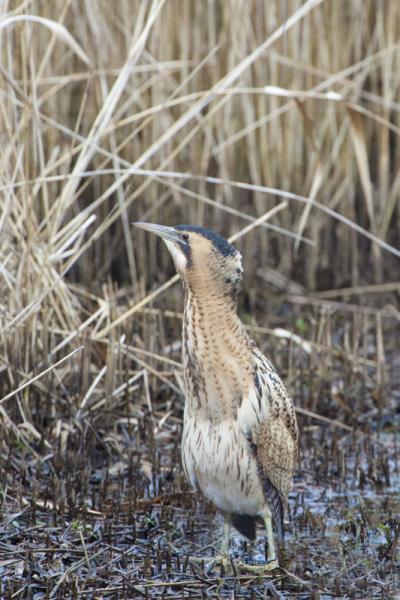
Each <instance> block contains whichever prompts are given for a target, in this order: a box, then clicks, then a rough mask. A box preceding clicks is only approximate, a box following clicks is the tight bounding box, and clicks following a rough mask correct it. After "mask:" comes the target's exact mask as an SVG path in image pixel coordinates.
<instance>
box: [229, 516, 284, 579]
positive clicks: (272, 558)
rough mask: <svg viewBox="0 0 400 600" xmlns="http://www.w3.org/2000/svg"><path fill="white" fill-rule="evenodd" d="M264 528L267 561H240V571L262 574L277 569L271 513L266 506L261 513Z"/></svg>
mask: <svg viewBox="0 0 400 600" xmlns="http://www.w3.org/2000/svg"><path fill="white" fill-rule="evenodd" d="M261 517H262V519H263V521H264V523H265V528H266V530H267V536H268V557H267V562H266V563H264V564H259V565H248V564H244V563H240V564H239V565H238V567H239V570H240V571H241V572H247V573H254V574H256V575H263V574H265V573H267V572H269V571H274V570H275V569H279V563H278V559H277V555H276V550H275V543H274V532H273V529H272V515H271V511H270V510H269V508H267V509H266V510H265V511H264V512H263V513H262V515H261Z"/></svg>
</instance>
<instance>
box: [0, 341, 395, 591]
mask: <svg viewBox="0 0 400 600" xmlns="http://www.w3.org/2000/svg"><path fill="white" fill-rule="evenodd" d="M339 341H340V340H339ZM396 344H397V342H396V341H394V343H393V346H390V344H389V345H388V344H387V345H386V348H387V349H388V350H387V355H386V359H387V361H388V368H387V369H386V374H385V377H386V379H385V381H384V382H383V384H382V385H381V386H380V387H379V385H377V375H376V370H375V369H374V368H373V364H374V363H373V357H374V352H375V350H374V348H375V346H371V347H372V350H371V351H370V355H368V354H364V357H363V358H362V360H363V361H364V362H362V361H360V360H359V361H358V363H357V362H354V361H352V360H350V359H349V358H348V356H346V355H344V354H343V353H342V351H336V350H335V351H334V353H333V352H332V349H331V348H328V349H327V353H326V354H325V355H323V354H321V355H320V356H319V357H318V356H316V355H315V353H314V354H309V355H307V356H305V354H304V352H302V351H297V350H296V349H295V350H294V351H293V352H292V351H291V349H290V347H288V349H287V351H285V348H281V351H280V352H279V353H277V354H276V357H277V359H278V361H280V363H281V364H279V362H278V364H277V367H278V369H279V370H280V372H282V373H283V375H284V378H285V380H286V381H287V382H288V385H289V386H290V388H291V390H292V393H293V395H294V398H295V400H296V404H297V406H298V407H302V408H304V409H306V410H311V411H313V412H315V413H318V414H320V415H323V416H324V418H325V419H328V420H329V419H330V421H329V422H327V421H326V420H324V421H321V420H319V419H317V418H310V417H308V416H304V415H301V414H299V425H300V448H299V451H300V456H299V465H298V469H297V473H296V477H295V481H294V487H293V490H292V492H291V495H290V506H289V514H288V518H287V524H286V529H287V533H286V545H285V548H284V549H281V565H282V568H281V569H280V570H279V571H276V572H273V573H270V574H268V575H267V576H265V577H257V576H255V575H254V574H245V573H241V572H238V570H237V568H236V565H237V562H238V561H239V560H240V561H241V562H247V563H249V564H250V563H256V564H262V563H263V561H264V557H265V551H266V547H265V536H264V530H263V529H262V527H261V526H260V527H259V531H258V538H257V542H256V543H254V544H250V543H248V542H246V541H245V540H244V539H243V538H241V536H240V535H239V534H234V535H233V537H232V546H231V556H232V567H231V569H230V570H227V571H224V570H223V569H221V567H220V566H214V567H213V566H212V565H211V564H210V563H209V561H208V559H210V558H211V557H212V556H213V555H214V554H215V552H216V549H217V548H218V546H219V544H220V542H221V537H222V518H221V516H220V515H218V514H216V513H215V511H214V509H213V507H212V506H211V505H210V504H208V503H207V502H206V501H205V500H204V499H203V498H202V497H201V496H198V495H196V494H194V493H193V492H192V490H191V489H190V488H189V487H188V485H187V483H186V482H185V480H184V476H183V473H182V469H181V464H180V436H181V428H182V408H183V398H182V397H181V396H180V395H179V393H176V392H175V391H174V389H171V386H170V385H164V384H162V383H161V384H160V381H159V379H158V380H156V379H155V380H154V381H152V380H150V383H149V385H148V387H145V383H146V381H147V380H144V378H142V381H143V380H144V383H140V382H138V383H136V382H135V383H134V384H133V386H131V389H130V390H129V393H126V394H122V395H120V396H112V395H109V396H107V395H104V392H101V393H99V394H98V397H94V398H93V400H92V401H91V402H92V403H91V404H90V405H88V406H87V410H86V412H85V413H84V415H83V417H82V416H79V412H78V411H77V407H79V406H80V405H81V402H82V395H83V392H82V390H81V387H80V385H77V383H76V381H77V377H76V375H74V376H73V377H72V378H71V381H70V386H69V387H68V386H66V387H65V397H60V398H59V400H58V403H57V405H56V406H55V407H54V406H51V405H48V404H46V399H44V400H43V397H42V396H39V395H38V396H37V397H36V396H34V395H33V396H32V397H31V398H30V405H29V406H30V410H31V412H30V417H31V419H32V422H34V423H35V426H36V429H37V430H38V431H40V432H41V435H42V436H43V437H42V438H40V439H38V438H37V436H36V437H35V436H34V435H32V434H31V432H30V431H29V428H28V427H27V425H25V426H24V423H23V422H22V421H21V419H20V416H19V415H20V412H18V410H19V411H20V410H21V407H23V406H24V407H25V405H23V404H18V403H16V405H15V406H16V408H15V413H13V412H12V411H11V410H10V408H9V414H10V415H13V417H14V419H15V422H16V423H18V425H19V431H22V432H24V437H23V439H22V438H20V437H18V436H17V435H16V432H15V428H13V427H11V426H10V427H6V426H3V431H2V438H1V441H0V482H1V488H0V490H1V494H0V509H1V513H0V517H1V521H0V598H2V599H3V598H4V599H6V600H9V599H11V598H29V599H34V600H39V599H42V598H61V599H63V598H65V599H67V598H68V599H71V598H82V599H92V598H93V599H95V598H103V599H119V598H122V599H124V598H148V599H151V598H162V599H184V598H185V599H188V598H192V599H205V598H224V599H229V600H232V599H235V598H237V599H240V598H246V599H247V598H250V599H259V598H260V599H261V598H283V599H291V598H296V599H301V600H308V599H310V600H311V599H312V600H314V599H321V600H330V599H333V598H343V599H375V598H376V599H393V600H396V599H398V598H400V591H399V590H400V541H399V537H400V517H399V515H400V496H399V490H400V413H399V406H400V402H399V401H400V393H399V389H400V385H399V375H398V373H399V370H398V368H397V367H396V364H397V360H398V359H397V358H396V356H397V354H396ZM391 347H393V349H394V352H393V353H392V354H391V353H390V348H391ZM263 349H264V350H266V351H268V348H263ZM332 356H333V358H332ZM326 357H328V358H326ZM174 358H175V355H174ZM95 359H96V360H98V358H96V357H95ZM176 359H177V360H179V348H177V351H176ZM92 364H93V363H92ZM287 365H289V369H288V368H287ZM360 365H361V366H360ZM391 365H393V367H391ZM173 369H175V367H173ZM129 375H131V374H129ZM168 376H169V373H168V372H167V371H164V372H163V374H162V377H163V379H164V380H165V381H166V382H167V377H168ZM126 379H127V374H126V373H125V371H124V370H123V369H122V370H121V373H120V381H121V384H122V383H123V382H124V381H126ZM65 381H68V379H67V378H66V379H65ZM170 381H172V378H171V380H170ZM378 383H379V382H378ZM86 385H90V378H88V381H87V384H86ZM338 390H339V391H338ZM17 409H18V410H17ZM25 410H26V407H25ZM26 414H28V413H27V412H26ZM18 419H19V422H18ZM24 427H25V429H24ZM193 556H194V557H197V558H198V557H200V558H204V562H200V563H199V562H196V563H193V562H192V561H191V560H190V558H191V557H193Z"/></svg>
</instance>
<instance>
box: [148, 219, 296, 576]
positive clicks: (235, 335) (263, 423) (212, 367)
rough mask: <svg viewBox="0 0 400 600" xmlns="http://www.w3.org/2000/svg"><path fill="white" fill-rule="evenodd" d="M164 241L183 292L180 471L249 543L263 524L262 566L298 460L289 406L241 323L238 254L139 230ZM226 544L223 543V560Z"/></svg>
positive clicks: (211, 241)
mask: <svg viewBox="0 0 400 600" xmlns="http://www.w3.org/2000/svg"><path fill="white" fill-rule="evenodd" d="M138 225H139V226H140V227H142V228H144V229H147V230H149V231H153V232H155V233H157V234H158V235H160V236H161V237H162V238H163V239H164V241H165V242H166V244H167V246H168V249H169V250H170V252H171V254H172V257H173V259H174V262H175V265H176V268H177V270H178V272H179V273H180V275H181V278H182V281H183V285H184V290H185V309H184V319H183V336H182V341H183V349H182V358H183V368H184V382H185V396H186V402H185V412H184V427H183V436H182V462H183V467H184V470H185V474H186V477H187V479H188V480H189V481H190V483H191V484H192V486H193V487H194V488H196V489H199V490H200V491H201V492H202V493H203V494H204V495H205V496H206V497H207V498H209V499H210V500H211V501H212V502H213V503H214V504H215V505H216V506H217V508H218V509H219V510H220V511H222V512H223V514H224V516H225V520H226V524H227V527H226V535H229V524H230V522H232V523H233V525H234V526H235V527H236V528H237V529H238V530H239V531H240V532H241V533H243V534H244V535H246V536H247V537H248V538H250V539H254V538H255V535H256V528H255V524H256V519H257V518H258V517H261V518H262V519H264V521H265V524H266V527H267V533H268V538H269V539H268V542H269V544H268V546H269V552H268V559H269V560H270V561H271V562H272V563H274V564H276V555H275V550H274V544H273V539H272V526H271V514H272V518H273V521H274V524H275V529H276V533H277V535H278V537H279V538H280V539H282V538H283V535H284V512H285V509H286V505H287V499H288V493H289V491H290V489H291V486H292V478H293V471H294V467H295V461H296V455H297V424H296V416H295V411H294V407H293V403H292V400H291V398H290V396H289V394H288V393H287V391H286V389H285V387H284V385H283V383H282V381H281V379H280V378H279V376H278V374H277V373H276V371H275V369H274V368H273V366H272V365H271V363H270V362H269V361H268V360H267V359H266V358H265V356H264V355H263V354H262V353H261V352H260V351H259V350H258V348H257V347H256V345H255V343H254V342H253V340H251V338H250V337H249V336H248V334H247V332H246V330H245V328H244V326H243V324H242V322H241V321H240V319H239V317H238V315H237V302H236V297H237V292H238V290H239V288H240V283H241V279H242V274H243V270H242V264H241V255H240V253H239V252H238V251H237V250H236V249H235V248H234V247H233V246H232V245H231V244H229V242H227V241H226V240H225V239H224V238H222V237H221V236H219V235H218V234H216V233H214V232H212V231H210V230H207V229H203V228H201V227H193V226H187V225H181V226H178V227H176V228H170V227H161V226H154V225H150V224H138ZM227 544H228V540H227V539H225V542H224V552H227V549H228V548H227Z"/></svg>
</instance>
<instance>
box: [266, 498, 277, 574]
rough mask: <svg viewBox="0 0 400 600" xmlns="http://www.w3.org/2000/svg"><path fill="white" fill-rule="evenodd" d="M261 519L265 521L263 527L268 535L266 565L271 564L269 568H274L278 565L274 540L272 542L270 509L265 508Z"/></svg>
mask: <svg viewBox="0 0 400 600" xmlns="http://www.w3.org/2000/svg"><path fill="white" fill-rule="evenodd" d="M262 518H263V521H264V523H265V528H266V530H267V536H268V558H267V566H269V565H271V567H270V568H271V569H276V568H278V567H279V564H278V560H277V556H276V550H275V542H274V532H273V529H272V516H271V511H270V510H269V509H267V510H266V511H265V512H264V513H263V515H262Z"/></svg>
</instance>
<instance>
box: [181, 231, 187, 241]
mask: <svg viewBox="0 0 400 600" xmlns="http://www.w3.org/2000/svg"><path fill="white" fill-rule="evenodd" d="M181 237H182V239H183V240H185V242H187V241H188V239H189V234H188V233H182V234H181Z"/></svg>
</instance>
